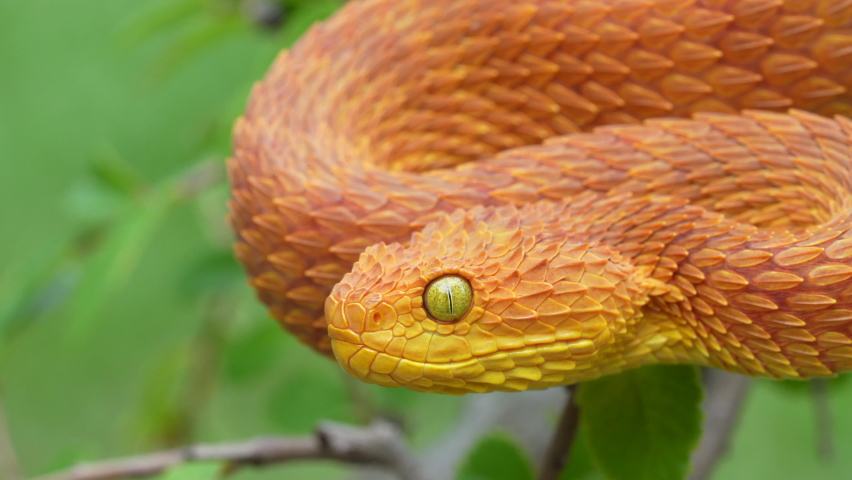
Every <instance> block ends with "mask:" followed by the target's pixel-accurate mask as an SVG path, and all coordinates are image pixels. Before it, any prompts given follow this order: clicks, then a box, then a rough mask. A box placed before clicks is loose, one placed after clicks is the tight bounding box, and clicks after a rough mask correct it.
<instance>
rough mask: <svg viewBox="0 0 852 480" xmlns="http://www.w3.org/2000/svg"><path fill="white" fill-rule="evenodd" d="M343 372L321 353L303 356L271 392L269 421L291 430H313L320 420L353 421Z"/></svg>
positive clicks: (283, 430)
mask: <svg viewBox="0 0 852 480" xmlns="http://www.w3.org/2000/svg"><path fill="white" fill-rule="evenodd" d="M298 353H302V352H298ZM307 353H308V352H304V353H303V355H304V354H307ZM342 375H343V374H341V372H340V367H339V366H338V365H336V364H333V363H332V362H330V361H329V360H328V359H325V358H321V357H319V356H318V355H311V356H310V357H304V358H301V359H299V360H298V365H296V364H294V365H293V371H292V372H291V373H290V374H289V375H287V376H286V377H285V378H284V380H283V381H282V382H281V383H280V384H278V385H277V386H276V387H275V388H274V390H273V391H272V393H271V394H270V395H269V398H268V400H267V412H268V418H269V420H270V421H271V423H272V424H273V425H275V426H276V427H277V428H278V429H279V430H280V431H282V432H287V433H304V432H309V431H311V430H313V428H314V427H315V426H316V422H318V421H319V420H337V421H340V422H351V421H353V417H354V416H353V411H352V410H353V407H352V404H351V402H350V399H349V395H348V392H347V391H346V385H345V384H344V382H343V376H342Z"/></svg>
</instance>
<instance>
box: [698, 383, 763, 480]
mask: <svg viewBox="0 0 852 480" xmlns="http://www.w3.org/2000/svg"><path fill="white" fill-rule="evenodd" d="M750 384H751V378H750V377H746V376H744V375H737V374H734V373H728V372H725V371H722V370H716V369H705V370H704V387H705V391H706V392H707V393H706V397H705V398H704V405H703V408H704V426H703V431H704V435H703V436H702V438H701V444H700V445H699V446H698V448H697V449H696V450H695V451H694V452H692V465H693V470H692V474H691V475H690V476H689V480H705V479H707V478H710V475H711V474H712V473H713V469H714V468H715V467H716V464H717V463H718V461H719V459H720V458H721V457H722V455H724V454H725V452H727V450H728V443H729V442H730V440H731V436H732V435H733V432H734V427H735V426H736V425H737V420H738V419H739V416H740V412H741V411H742V407H743V404H744V402H745V398H746V393H747V392H748V387H749V385H750Z"/></svg>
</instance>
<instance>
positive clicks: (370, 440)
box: [35, 420, 422, 480]
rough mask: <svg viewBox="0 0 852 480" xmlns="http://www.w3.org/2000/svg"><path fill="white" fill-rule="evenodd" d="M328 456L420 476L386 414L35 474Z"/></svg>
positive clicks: (59, 476)
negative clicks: (306, 431) (297, 433)
mask: <svg viewBox="0 0 852 480" xmlns="http://www.w3.org/2000/svg"><path fill="white" fill-rule="evenodd" d="M317 459H330V460H337V461H341V462H346V463H354V464H373V465H383V466H385V467H388V468H390V469H392V470H394V471H395V472H396V473H397V474H398V475H399V478H401V479H403V480H420V479H421V478H422V472H421V470H420V466H419V464H418V463H417V460H416V459H415V458H414V456H413V455H412V454H411V452H409V450H408V448H407V447H406V443H405V440H404V439H403V438H402V434H401V432H400V430H399V428H398V427H397V426H396V425H394V424H391V423H390V422H387V421H384V420H376V421H374V422H373V423H371V424H370V425H368V426H366V427H356V426H351V425H345V424H340V423H334V422H325V423H322V424H320V425H319V426H318V427H317V430H316V433H315V434H314V435H311V436H303V437H268V438H258V439H254V440H248V441H245V442H237V443H220V444H197V445H191V446H187V447H183V448H176V449H172V450H165V451H162V452H155V453H150V454H146V455H138V456H133V457H125V458H118V459H114V460H106V461H102V462H92V463H84V464H79V465H77V466H75V467H72V468H70V469H68V470H65V471H62V472H57V473H54V474H50V475H46V476H43V477H39V478H37V479H35V480H114V479H121V478H129V477H148V476H152V475H157V474H159V473H162V472H164V471H166V470H168V469H169V468H171V467H174V466H176V465H179V464H181V463H186V462H195V461H221V462H225V463H228V464H229V466H230V467H231V468H232V469H236V468H239V467H242V466H253V467H259V466H264V465H270V464H274V463H280V462H286V461H291V460H317Z"/></svg>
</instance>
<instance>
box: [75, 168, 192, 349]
mask: <svg viewBox="0 0 852 480" xmlns="http://www.w3.org/2000/svg"><path fill="white" fill-rule="evenodd" d="M177 200H178V197H177V195H176V192H175V190H174V188H173V187H172V186H171V185H168V186H164V187H162V188H158V189H157V190H155V191H154V192H151V194H150V196H149V197H148V198H147V199H146V201H145V202H143V203H142V204H141V205H134V206H133V208H131V209H129V210H128V211H127V212H125V213H124V215H123V217H122V218H121V220H119V221H118V223H117V224H116V225H115V226H113V227H112V228H111V229H110V231H109V233H108V234H107V237H106V238H105V240H104V243H103V244H102V245H101V246H100V247H99V248H98V250H97V251H96V252H95V253H94V254H93V255H92V257H91V258H90V259H89V260H88V261H87V262H86V266H85V268H84V271H83V277H82V279H81V281H80V285H79V287H78V288H77V291H76V292H75V293H74V294H73V295H72V298H71V300H70V305H69V309H70V316H69V317H70V321H69V327H70V328H71V334H70V336H71V339H72V341H79V340H82V339H83V338H86V337H87V335H88V334H89V333H90V331H91V327H92V326H93V325H94V321H95V319H96V318H97V315H98V313H99V311H100V308H101V307H102V305H103V304H104V303H105V302H106V300H107V299H108V298H109V296H110V294H111V293H113V292H115V291H117V290H118V289H120V288H121V287H122V286H124V284H125V282H126V280H127V278H128V277H129V276H130V274H131V273H132V272H133V271H134V270H135V269H136V266H137V264H138V262H139V258H140V257H141V255H142V253H143V252H144V250H145V248H146V247H147V246H148V244H149V242H150V241H151V239H152V238H153V236H154V234H155V233H156V232H157V230H158V229H159V227H160V226H161V225H162V223H163V221H164V220H165V219H166V217H167V214H168V213H169V212H170V210H171V208H172V207H173V206H174V205H175V204H176V202H177Z"/></svg>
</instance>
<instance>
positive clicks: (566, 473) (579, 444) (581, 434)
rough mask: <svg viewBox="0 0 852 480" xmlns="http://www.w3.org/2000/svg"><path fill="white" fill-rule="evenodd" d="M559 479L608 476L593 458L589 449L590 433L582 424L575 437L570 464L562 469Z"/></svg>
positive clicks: (591, 479)
mask: <svg viewBox="0 0 852 480" xmlns="http://www.w3.org/2000/svg"><path fill="white" fill-rule="evenodd" d="M559 480H606V476H605V475H604V474H603V472H601V469H600V468H599V467H598V466H597V465H596V464H595V461H594V458H592V452H591V451H590V450H589V435H588V434H587V433H586V429H585V428H583V426H582V425H580V430H579V431H578V432H577V438H576V439H574V445H573V446H572V448H571V456H570V457H569V458H568V464H567V465H565V468H564V469H562V473H560V475H559Z"/></svg>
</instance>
